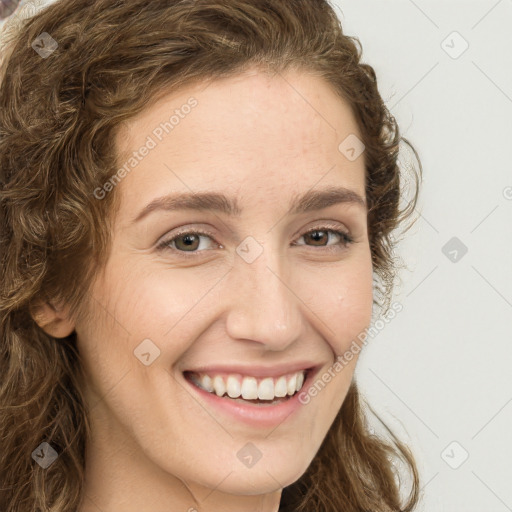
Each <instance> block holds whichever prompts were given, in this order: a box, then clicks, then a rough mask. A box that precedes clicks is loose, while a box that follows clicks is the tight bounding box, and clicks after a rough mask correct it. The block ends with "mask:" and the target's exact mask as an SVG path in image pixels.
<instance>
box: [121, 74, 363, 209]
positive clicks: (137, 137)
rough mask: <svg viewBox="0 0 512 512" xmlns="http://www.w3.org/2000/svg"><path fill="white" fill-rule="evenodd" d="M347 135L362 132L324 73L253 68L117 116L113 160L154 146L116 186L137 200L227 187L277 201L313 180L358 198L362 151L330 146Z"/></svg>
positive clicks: (128, 198)
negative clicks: (354, 153) (349, 153)
mask: <svg viewBox="0 0 512 512" xmlns="http://www.w3.org/2000/svg"><path fill="white" fill-rule="evenodd" d="M354 135H355V136H357V137H358V138H361V135H360V132H359V129H358V126H357V123H356V120H355V118H354V116H353V114H352V111H351V109H350V106H349V105H348V104H347V103H345V102H344V101H343V100H342V99H341V98H340V97H339V96H338V95H336V94H335V92H334V91H333V89H332V88H331V87H330V85H329V84H328V83H327V82H325V81H324V80H323V79H321V78H319V77H317V76H313V75H311V74H309V73H306V72H301V71H289V72H287V73H282V74H280V73H277V74H274V75H268V74H266V73H263V72H260V71H256V70H252V71H250V72H248V73H244V74H243V75H237V76H234V77H230V78H223V79H218V80H214V81H212V82H210V83H209V84H204V83H203V84H197V85H193V86H190V87H186V88H182V89H181V90H179V91H175V92H173V93H169V94H168V95H166V96H163V97H161V98H160V99H159V100H158V101H157V102H156V103H154V104H153V105H151V106H150V107H149V108H147V109H145V110H144V111H142V112H141V113H140V114H139V115H137V116H136V117H135V118H132V119H131V120H129V121H128V122H127V123H125V124H124V125H123V127H122V128H121V129H120V131H119V132H118V134H117V139H116V145H117V147H118V155H119V159H118V164H119V166H123V165H125V164H127V163H128V159H129V158H130V155H133V152H134V151H135V152H138V150H139V149H140V148H142V147H143V146H145V145H146V146H148V147H149V146H152V147H151V148H150V149H149V150H148V151H145V152H144V153H145V155H144V156H143V157H142V158H141V157H140V155H139V157H138V158H137V162H136V165H135V166H133V167H132V168H131V169H130V171H129V172H128V173H127V176H126V177H125V178H124V179H123V181H122V183H120V185H118V188H120V189H122V190H120V191H119V192H121V196H122V198H124V199H123V202H124V203H129V204H130V205H131V206H132V207H134V208H139V209H140V207H143V206H144V205H145V204H146V203H147V202H148V201H150V200H151V199H153V198H154V197H156V196H157V195H162V193H171V192H176V191H177V192H200V191H206V190H209V191H212V190H224V191H225V190H226V188H231V189H233V191H237V192H241V193H242V194H243V195H244V197H247V198H252V200H254V201H258V200H259V199H260V198H261V199H262V200H265V202H268V201H269V200H272V199H274V200H276V201H280V200H281V199H282V198H283V195H287V196H288V195H289V196H292V195H294V194H296V193H299V192H300V191H303V190H304V189H307V188H311V187H313V186H315V183H317V182H318V181H319V180H321V181H322V185H325V186H329V185H343V186H347V187H350V188H352V189H354V190H356V191H358V192H359V193H360V194H361V195H362V196H363V197H364V174H365V172H364V154H363V155H361V157H359V158H357V159H356V160H354V161H351V160H349V159H347V158H346V156H345V155H344V154H343V153H342V152H340V150H339V149H338V147H339V145H340V143H342V141H343V140H344V139H346V138H347V137H348V136H354ZM150 139H151V141H152V143H151V142H149V141H150ZM133 163H135V162H133ZM129 167H130V166H129V165H128V166H127V168H129Z"/></svg>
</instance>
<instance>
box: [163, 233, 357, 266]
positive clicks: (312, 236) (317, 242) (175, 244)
mask: <svg viewBox="0 0 512 512" xmlns="http://www.w3.org/2000/svg"><path fill="white" fill-rule="evenodd" d="M329 235H334V236H335V237H338V238H339V241H338V242H336V243H334V244H330V245H324V242H328V241H329ZM202 237H205V238H210V239H211V240H214V239H213V234H212V233H210V232H207V231H192V230H189V231H181V232H178V233H176V234H175V235H174V236H172V237H171V238H168V239H166V240H163V241H162V242H161V243H160V244H159V245H158V246H157V250H162V251H171V252H175V253H176V252H179V253H182V255H183V256H184V257H186V258H187V257H194V255H195V254H196V253H198V252H203V251H202V250H201V251H198V249H199V247H200V246H201V238H202ZM300 238H304V239H305V240H310V241H312V243H313V247H320V248H324V249H326V250H328V251H333V250H334V251H337V250H343V249H345V248H347V247H348V246H349V245H351V244H352V243H353V242H354V239H353V238H352V237H351V236H350V235H349V234H348V233H346V232H345V231H342V230H339V229H334V228H333V227H332V226H319V227H317V228H314V229H310V230H309V231H307V232H306V233H304V234H303V235H302V236H301V237H300ZM300 238H299V240H300ZM217 245H218V246H219V247H220V248H222V245H220V244H217ZM296 245H307V244H296ZM183 253H185V254H183ZM186 253H189V254H186Z"/></svg>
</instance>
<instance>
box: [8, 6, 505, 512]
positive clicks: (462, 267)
mask: <svg viewBox="0 0 512 512" xmlns="http://www.w3.org/2000/svg"><path fill="white" fill-rule="evenodd" d="M37 3H38V5H44V4H46V3H49V2H47V1H45V0H39V1H38V2H37ZM333 4H334V5H335V6H336V8H337V12H338V15H339V16H340V19H341V20H342V23H343V26H344V29H345V32H346V33H347V34H348V35H352V36H357V37H358V38H359V39H360V41H361V43H362V46H363V60H364V61H365V62H368V63H369V64H371V65H372V66H373V67H374V69H375V70H376V72H377V76H378V79H379V87H380V91H381V94H382V96H383V98H384V99H385V101H386V103H387V104H388V107H389V108H390V110H391V113H392V114H393V115H394V116H395V117H396V118H397V120H398V122H399V125H400V127H401V130H402V134H403V135H404V136H405V137H407V138H408V139H410V140H411V142H412V143H413V144H414V145H415V147H416V148H417V150H418V151H419V154H420V158H421V160H422V163H423V166H424V181H423V185H422V193H421V196H420V202H419V206H418V208H417V217H418V220H417V221H416V224H415V225H414V227H413V228H412V229H411V230H410V231H409V232H408V233H406V234H405V237H406V240H405V242H403V243H402V245H401V249H400V252H399V255H400V256H401V257H402V259H403V261H404V263H405V265H407V267H408V269H409V270H408V271H403V272H402V274H401V283H400V282H399V283H398V286H397V289H396V291H395V299H394V300H395V301H396V302H399V303H400V304H402V306H403V310H402V311H401V312H400V313H398V314H397V316H396V318H395V319H393V320H392V321H391V322H389V323H387V324H386V325H385V327H384V328H383V329H381V330H379V333H378V335H377V336H375V337H373V338H369V340H370V341H369V343H368V345H367V347H366V348H365V350H364V351H363V353H362V354H361V358H360V362H359V366H358V370H357V379H358V382H359V385H360V389H361V390H362V393H363V394H364V396H365V397H366V398H367V400H368V402H369V403H370V404H371V405H372V407H373V408H374V409H375V410H376V411H377V412H378V413H379V415H380V416H381V417H382V418H383V419H384V420H385V421H386V423H387V424H389V425H390V426H391V427H392V428H393V429H394V431H395V432H396V433H397V434H398V435H399V437H400V438H401V439H403V440H405V441H406V442H408V443H409V444H410V446H411V447H412V449H413V451H414V453H415V455H416V456H417V458H418V462H419V466H420V472H421V478H422V494H423V498H422V504H421V506H420V510H422V511H428V512H506V511H507V510H509V511H512V487H511V486H510V481H511V478H512V464H511V462H510V460H511V458H512V436H511V435H510V432H511V429H510V426H511V423H512V404H511V402H512V378H511V372H510V363H511V362H512V348H511V343H512V336H511V335H510V327H511V320H512V226H511V225H512V222H511V221H512V172H511V170H512V167H511V163H510V162H511V161H512V149H511V148H512V143H511V136H512V32H511V30H510V26H511V24H512V0H499V1H498V0H478V1H477V0H473V1H468V0H464V1H454V0H449V1H447V0H444V1H443V0H414V1H413V0H393V1H391V0H344V1H342V0H336V1H334V2H333ZM0 26H1V24H0ZM453 32H457V33H458V34H459V35H457V34H453ZM464 41H465V42H466V43H464ZM465 44H468V45H469V46H468V48H467V50H466V51H465V52H464V53H461V51H462V49H463V48H464V46H465ZM460 53H461V54H460ZM450 54H451V56H450ZM459 54H460V55H459ZM407 155H408V153H404V156H403V157H401V160H403V161H404V162H406V161H407V160H408V157H407ZM453 237H456V238H457V239H458V241H456V242H455V243H457V244H461V243H462V244H464V245H465V246H466V247H467V253H466V254H464V255H463V254H462V252H461V251H460V248H457V247H455V246H454V247H451V246H448V248H447V249H445V252H446V253H447V254H448V256H450V258H451V259H450V258H449V257H448V256H446V255H445V254H444V253H443V247H444V246H445V244H447V243H448V242H449V241H450V240H451V239H452V238H453ZM452 243H453V242H452ZM454 248H455V250H456V251H457V253H454V252H451V254H449V251H453V249H454ZM453 259H455V261H452V260H453ZM375 320H378V317H376V318H375ZM375 428H376V429H377V430H378V424H376V425H375ZM454 443H455V444H454ZM466 456H467V457H468V458H467V460H465V461H464V458H465V457H466ZM455 468H456V469H455Z"/></svg>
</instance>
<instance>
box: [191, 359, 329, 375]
mask: <svg viewBox="0 0 512 512" xmlns="http://www.w3.org/2000/svg"><path fill="white" fill-rule="evenodd" d="M320 366H321V364H318V363H314V362H310V361H299V362H296V363H286V364H275V365H272V366H264V365H258V364H251V365H232V364H230V365H226V364H222V365H208V366H196V367H195V368H187V369H186V370H184V372H183V373H186V372H193V373H206V374H209V373H231V374H235V373H239V374H241V375H247V376H251V377H260V378H265V377H279V376H281V375H287V374H289V373H296V372H300V371H302V370H309V369H312V370H315V369H317V368H319V367H320Z"/></svg>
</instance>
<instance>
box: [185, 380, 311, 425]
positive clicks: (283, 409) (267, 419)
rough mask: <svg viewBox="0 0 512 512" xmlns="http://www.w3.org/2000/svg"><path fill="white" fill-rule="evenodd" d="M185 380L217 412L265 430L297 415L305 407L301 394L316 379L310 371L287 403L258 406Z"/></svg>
mask: <svg viewBox="0 0 512 512" xmlns="http://www.w3.org/2000/svg"><path fill="white" fill-rule="evenodd" d="M315 373H316V372H315ZM183 378H184V379H185V382H187V384H188V385H189V386H190V387H191V388H192V389H193V390H194V391H195V392H196V393H197V394H198V395H199V397H200V398H201V399H202V400H203V401H204V402H206V403H207V404H208V405H210V406H211V407H213V408H215V409H216V410H219V411H221V412H223V413H224V414H226V415H227V416H228V417H229V418H230V419H233V418H234V419H236V420H237V421H240V422H242V423H245V424H247V425H250V426H257V427H263V428H264V427H275V426H276V425H279V424H281V423H283V422H284V421H286V420H287V419H289V418H292V417H293V416H295V415H296V413H297V411H298V410H299V409H300V408H301V407H303V404H302V403H301V402H300V401H299V394H300V393H303V392H304V390H306V389H308V388H307V386H309V384H311V381H312V380H313V378H314V372H313V371H312V370H309V371H308V374H307V377H306V379H305V380H304V384H303V385H302V388H301V390H300V391H299V392H298V393H295V395H293V396H292V397H291V398H289V399H288V400H286V401H285V402H278V403H277V404H275V405H258V404H252V403H250V402H248V403H247V404H244V403H242V402H236V401H234V400H231V399H230V398H222V397H219V396H217V395H216V394H215V393H209V392H208V391H205V390H204V389H201V388H199V387H197V386H195V385H194V384H192V382H190V381H189V380H188V379H186V378H185V377H183Z"/></svg>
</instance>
